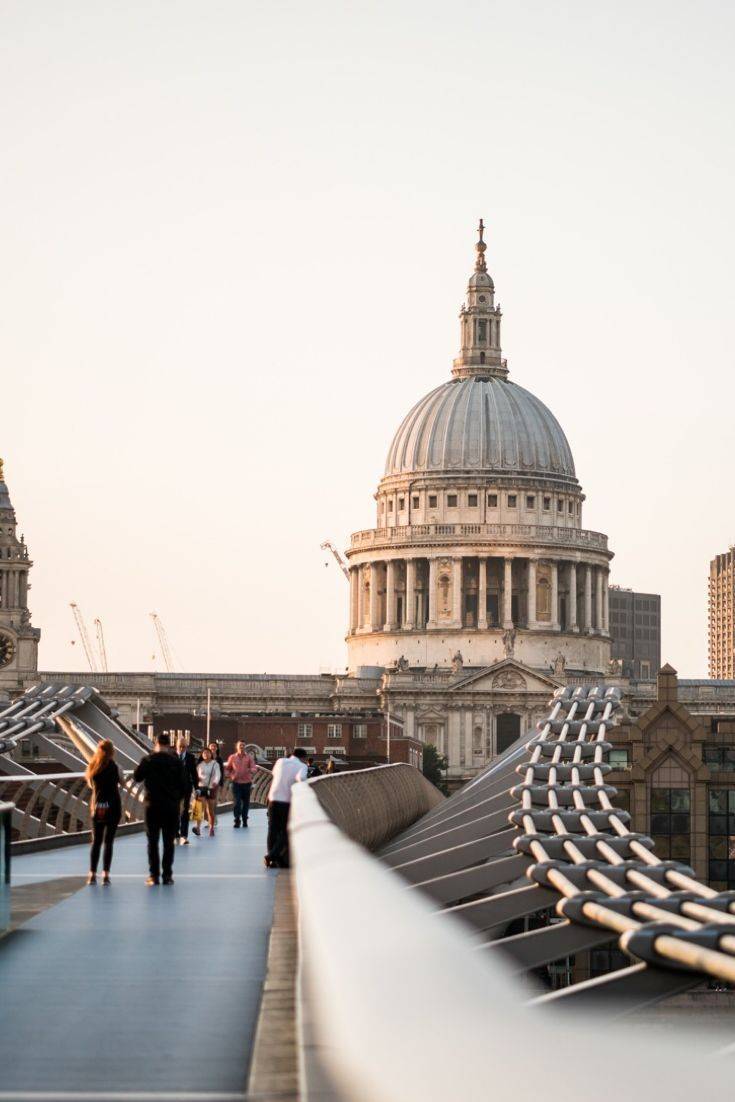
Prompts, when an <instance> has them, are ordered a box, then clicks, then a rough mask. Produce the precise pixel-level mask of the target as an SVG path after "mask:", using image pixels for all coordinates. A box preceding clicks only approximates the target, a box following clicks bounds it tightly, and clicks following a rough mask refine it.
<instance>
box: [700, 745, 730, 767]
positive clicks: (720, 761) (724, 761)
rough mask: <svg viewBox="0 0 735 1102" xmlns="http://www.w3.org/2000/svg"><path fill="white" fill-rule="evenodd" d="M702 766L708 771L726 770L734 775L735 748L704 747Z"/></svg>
mask: <svg viewBox="0 0 735 1102" xmlns="http://www.w3.org/2000/svg"><path fill="white" fill-rule="evenodd" d="M702 757H703V758H704V764H705V765H708V766H709V767H710V769H717V770H718V771H719V770H722V769H724V770H727V772H729V773H735V747H734V746H705V748H704V753H703V755H702Z"/></svg>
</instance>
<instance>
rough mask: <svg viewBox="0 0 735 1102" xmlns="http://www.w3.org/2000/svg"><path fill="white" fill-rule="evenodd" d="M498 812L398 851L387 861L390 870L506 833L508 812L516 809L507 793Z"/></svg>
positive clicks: (500, 803) (500, 800)
mask: <svg viewBox="0 0 735 1102" xmlns="http://www.w3.org/2000/svg"><path fill="white" fill-rule="evenodd" d="M498 799H499V806H498V808H497V810H494V811H492V812H491V813H490V814H489V815H480V816H479V817H478V818H475V819H471V820H470V821H469V822H468V823H463V824H461V825H460V826H456V827H450V828H448V829H447V830H442V831H440V832H439V833H438V834H432V835H430V836H429V837H428V838H426V839H423V840H422V839H419V840H418V841H416V842H411V843H409V844H408V845H407V846H404V847H403V849H399V850H396V851H395V852H394V853H391V854H389V855H388V856H386V857H384V858H383V861H384V862H385V864H386V865H388V866H389V867H390V868H398V867H399V866H402V865H405V864H406V863H407V862H408V861H415V860H416V859H417V858H419V857H430V856H431V855H432V854H433V853H443V852H444V851H445V850H447V849H450V848H451V847H452V846H453V845H456V844H458V843H460V844H461V843H463V842H473V841H475V839H477V838H484V837H487V835H488V834H494V833H495V832H496V831H499V830H502V829H503V827H504V826H506V825H507V822H508V812H509V811H510V810H511V809H512V808H513V807H514V806H515V805H514V802H513V800H512V798H511V797H510V796H508V794H507V793H505V794H504V795H503V796H502V797H499V798H498Z"/></svg>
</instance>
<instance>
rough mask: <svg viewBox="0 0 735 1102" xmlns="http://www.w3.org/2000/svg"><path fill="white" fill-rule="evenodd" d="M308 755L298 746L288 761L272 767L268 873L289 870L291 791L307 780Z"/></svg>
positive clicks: (280, 760) (269, 797) (267, 854)
mask: <svg viewBox="0 0 735 1102" xmlns="http://www.w3.org/2000/svg"><path fill="white" fill-rule="evenodd" d="M307 772H308V769H307V766H306V751H305V750H303V749H302V748H301V747H300V746H297V747H296V749H295V750H294V752H293V754H292V755H291V757H289V758H279V759H278V761H277V762H276V764H275V765H274V766H273V780H272V781H271V786H270V788H269V789H268V852H267V853H266V855H265V858H264V861H265V864H266V865H267V867H268V868H269V869H287V868H288V865H289V860H288V814H289V812H290V810H291V789H292V788H293V786H294V785H295V784H297V783H298V782H299V781H305V780H306V774H307Z"/></svg>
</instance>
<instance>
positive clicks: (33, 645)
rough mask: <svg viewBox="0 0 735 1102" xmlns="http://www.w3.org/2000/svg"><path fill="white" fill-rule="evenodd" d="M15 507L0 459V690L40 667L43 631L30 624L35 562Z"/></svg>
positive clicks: (16, 685) (13, 686) (20, 685)
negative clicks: (31, 573)
mask: <svg viewBox="0 0 735 1102" xmlns="http://www.w3.org/2000/svg"><path fill="white" fill-rule="evenodd" d="M16 527H17V524H16V519H15V510H14V509H13V506H12V503H11V501H10V494H9V493H8V487H7V486H6V484H5V476H4V472H3V461H2V459H0V690H3V689H5V690H11V691H12V690H13V689H23V688H25V683H26V680H27V679H28V678H29V677H32V676H33V674H35V673H36V671H37V670H38V640H39V639H40V637H41V632H40V630H39V629H38V628H34V627H32V626H31V614H30V612H29V610H28V590H29V589H30V586H29V584H28V572H29V570H30V568H31V567H32V566H33V563H32V562H31V561H30V559H29V558H28V548H27V547H26V544H25V541H24V539H23V536H21V537H20V539H19V538H18V536H17V533H16Z"/></svg>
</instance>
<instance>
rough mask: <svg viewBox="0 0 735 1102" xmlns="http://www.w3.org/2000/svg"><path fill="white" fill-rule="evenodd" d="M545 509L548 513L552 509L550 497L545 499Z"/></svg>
mask: <svg viewBox="0 0 735 1102" xmlns="http://www.w3.org/2000/svg"><path fill="white" fill-rule="evenodd" d="M544 509H545V510H546V512H547V513H548V511H549V510H550V509H551V498H550V497H545V498H544Z"/></svg>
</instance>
